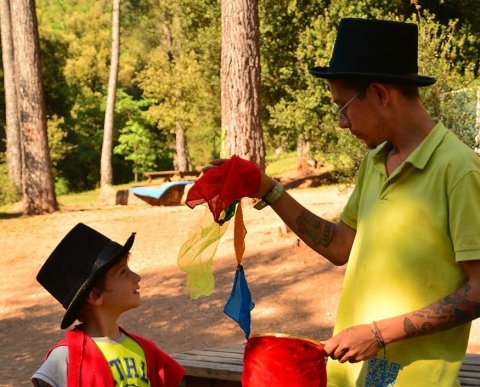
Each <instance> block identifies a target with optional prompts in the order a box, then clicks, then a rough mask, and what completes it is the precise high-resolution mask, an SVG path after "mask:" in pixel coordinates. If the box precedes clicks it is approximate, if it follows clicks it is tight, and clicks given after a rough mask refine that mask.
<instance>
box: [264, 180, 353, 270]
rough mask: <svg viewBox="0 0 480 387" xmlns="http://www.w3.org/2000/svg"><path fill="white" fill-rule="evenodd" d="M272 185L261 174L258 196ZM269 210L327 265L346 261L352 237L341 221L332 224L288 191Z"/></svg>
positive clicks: (270, 181)
mask: <svg viewBox="0 0 480 387" xmlns="http://www.w3.org/2000/svg"><path fill="white" fill-rule="evenodd" d="M273 185H274V183H273V180H272V179H271V178H269V177H268V176H265V175H264V176H263V177H262V184H261V188H260V192H259V193H258V197H259V198H260V197H263V196H264V195H266V194H267V193H268V192H269V191H270V190H271V189H272V188H273ZM271 207H272V209H273V210H274V211H275V212H276V213H277V214H278V216H280V218H282V220H283V221H284V222H285V223H286V224H287V225H288V227H290V229H291V230H292V231H293V232H294V233H295V234H296V235H297V236H298V237H299V238H300V239H301V240H302V241H304V242H305V243H306V244H307V245H308V246H310V247H311V248H312V249H313V250H315V251H317V252H318V253H319V254H321V255H322V256H324V257H325V258H327V259H328V260H329V261H330V262H332V263H333V264H335V265H343V264H345V263H346V262H347V261H348V257H349V255H350V250H351V249H352V244H353V240H354V239H355V234H356V231H355V230H354V229H352V228H350V227H348V226H347V225H346V224H345V223H343V222H342V221H340V222H339V223H334V222H331V221H329V220H326V219H323V218H321V217H319V216H317V215H315V214H313V213H312V212H311V211H309V210H307V209H306V208H305V207H303V206H302V205H301V204H300V203H298V202H297V201H296V200H295V199H294V198H293V197H291V196H290V195H289V194H288V192H284V193H283V194H282V196H280V198H279V199H277V200H276V201H275V202H274V203H273V204H272V205H271Z"/></svg>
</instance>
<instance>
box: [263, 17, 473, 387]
mask: <svg viewBox="0 0 480 387" xmlns="http://www.w3.org/2000/svg"><path fill="white" fill-rule="evenodd" d="M417 40H418V31H417V26H416V25H415V24H410V23H400V22H391V21H380V20H366V19H343V20H342V21H341V23H340V26H339V30H338V35H337V39H336V42H335V47H334V50H333V54H332V58H331V61H330V64H329V66H328V67H315V68H313V69H311V70H310V71H311V73H312V74H313V75H315V76H317V77H320V78H325V79H327V81H328V84H329V87H330V91H331V94H332V97H333V101H334V102H335V103H336V104H337V105H338V109H337V114H338V119H339V124H340V126H341V127H342V128H346V129H349V130H350V132H351V133H352V134H353V135H355V136H356V137H358V138H360V139H361V140H363V141H364V142H365V143H366V144H367V146H368V147H369V148H370V149H371V150H370V152H369V153H368V154H367V155H366V157H365V159H364V161H363V163H362V166H361V168H360V170H359V172H358V179H357V184H356V186H355V190H354V192H353V194H352V196H351V197H350V199H349V201H348V204H347V205H346V208H345V209H344V211H343V213H342V215H341V219H340V221H339V222H338V223H333V222H329V221H327V220H324V219H322V218H320V217H318V216H316V215H314V214H312V213H311V212H310V211H308V210H307V209H305V208H304V207H303V206H302V205H300V204H299V203H298V202H297V201H295V200H294V199H293V198H292V197H291V196H290V195H289V194H288V193H286V192H284V190H283V188H282V187H281V185H280V184H279V183H278V182H275V181H274V180H273V179H271V178H270V177H268V176H266V175H263V176H262V181H261V186H260V190H259V192H258V193H257V195H256V197H259V198H262V199H263V200H264V201H265V202H266V203H267V204H269V205H271V207H272V208H273V209H274V210H275V212H277V214H278V215H279V216H280V217H281V218H282V219H283V220H284V221H285V222H286V223H287V224H288V226H289V227H290V228H291V229H292V230H293V231H294V232H295V233H296V234H297V235H298V236H299V237H300V238H301V239H302V240H303V241H304V242H306V243H307V244H308V245H309V246H310V247H312V248H313V249H314V250H316V251H318V252H319V253H320V254H321V255H323V256H324V257H325V258H327V259H329V260H330V261H331V262H332V263H334V264H336V265H343V264H346V263H348V265H347V270H346V274H345V280H344V281H345V282H344V286H343V290H342V294H341V297H340V303H339V308H338V315H337V320H336V324H335V329H334V334H333V337H332V338H330V339H329V340H327V341H326V342H325V351H326V352H327V354H328V355H329V356H330V357H331V358H332V359H331V360H330V361H329V362H328V369H327V377H328V385H329V386H337V387H348V386H394V385H395V386H402V387H411V386H426V387H430V386H436V387H437V386H448V387H450V386H458V385H459V383H458V376H457V375H458V371H459V369H460V365H461V362H462V359H463V357H464V354H465V352H466V347H467V342H468V335H469V331H470V322H471V321H472V320H473V319H475V318H477V317H478V316H479V315H480V161H479V158H478V156H477V155H475V153H474V152H473V151H472V150H471V149H470V148H468V147H467V146H466V145H464V144H463V143H462V142H461V141H460V140H458V138H457V137H455V135H454V134H452V133H451V132H450V131H448V130H447V129H446V128H445V127H444V126H443V125H442V123H437V122H434V120H433V119H432V117H431V116H430V114H429V113H428V112H427V110H426V109H425V107H424V106H423V104H422V102H421V99H420V97H419V93H418V87H424V86H429V85H432V84H433V83H434V82H435V79H434V78H431V77H428V76H422V75H418V67H417Z"/></svg>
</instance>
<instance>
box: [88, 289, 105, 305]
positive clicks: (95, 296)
mask: <svg viewBox="0 0 480 387" xmlns="http://www.w3.org/2000/svg"><path fill="white" fill-rule="evenodd" d="M86 301H87V303H88V304H90V305H101V304H102V302H103V292H102V291H101V290H99V289H97V288H94V289H92V290H90V292H89V293H88V295H87V300H86Z"/></svg>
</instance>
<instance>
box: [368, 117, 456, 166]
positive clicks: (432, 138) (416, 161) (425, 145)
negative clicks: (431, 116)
mask: <svg viewBox="0 0 480 387" xmlns="http://www.w3.org/2000/svg"><path fill="white" fill-rule="evenodd" d="M447 132H448V130H447V129H446V128H445V126H444V125H443V124H442V123H441V122H438V123H437V124H436V125H435V126H434V127H433V129H432V130H431V132H430V133H429V134H428V136H427V137H425V139H424V140H423V141H422V142H421V143H420V145H419V146H417V148H415V150H414V151H413V152H412V153H410V155H409V156H408V157H407V159H406V160H405V162H404V164H406V163H409V164H411V165H413V166H414V167H415V168H417V169H423V168H425V165H426V164H427V162H428V160H430V157H431V156H432V154H433V152H434V151H435V149H437V147H438V146H439V145H440V143H441V142H442V140H443V138H444V137H445V135H446V134H447ZM391 148H392V145H391V144H390V143H388V142H384V143H382V144H380V145H379V146H378V147H377V148H375V149H374V150H373V151H372V157H373V160H374V163H375V165H379V164H381V165H382V166H384V165H385V160H386V155H387V153H388V152H389V151H390V149H391Z"/></svg>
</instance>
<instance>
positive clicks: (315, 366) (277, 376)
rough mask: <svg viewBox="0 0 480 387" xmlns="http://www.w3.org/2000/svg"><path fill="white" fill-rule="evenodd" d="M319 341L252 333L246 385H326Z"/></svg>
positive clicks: (245, 364)
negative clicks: (254, 334)
mask: <svg viewBox="0 0 480 387" xmlns="http://www.w3.org/2000/svg"><path fill="white" fill-rule="evenodd" d="M325 355H326V353H325V351H324V350H323V346H322V345H321V344H320V343H315V342H311V341H308V340H304V339H299V338H292V337H276V336H252V337H251V338H250V339H249V340H248V342H247V345H246V347H245V352H244V357H243V374H242V386H243V387H272V386H275V387H305V386H308V387H325V386H326V385H327V371H326V368H325Z"/></svg>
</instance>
